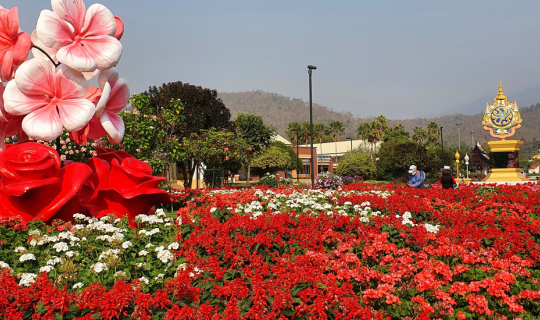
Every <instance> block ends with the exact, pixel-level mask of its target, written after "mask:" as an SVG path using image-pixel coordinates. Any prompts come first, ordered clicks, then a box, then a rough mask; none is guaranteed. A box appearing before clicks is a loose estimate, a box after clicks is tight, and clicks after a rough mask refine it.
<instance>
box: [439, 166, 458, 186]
mask: <svg viewBox="0 0 540 320" xmlns="http://www.w3.org/2000/svg"><path fill="white" fill-rule="evenodd" d="M441 184H442V187H443V189H455V188H456V187H457V184H456V180H455V179H454V176H453V175H452V170H451V169H450V167H449V166H444V167H443V170H442V175H441Z"/></svg>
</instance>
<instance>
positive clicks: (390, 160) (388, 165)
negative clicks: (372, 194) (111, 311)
mask: <svg viewBox="0 0 540 320" xmlns="http://www.w3.org/2000/svg"><path fill="white" fill-rule="evenodd" d="M377 157H378V158H379V161H378V162H377V177H378V178H379V179H380V180H386V181H393V180H395V179H398V178H400V177H407V178H408V177H409V173H408V170H409V166H410V165H412V164H414V165H416V166H417V167H418V169H420V170H423V171H426V168H428V167H429V166H428V165H429V163H430V161H429V157H428V150H427V149H426V147H424V146H423V145H419V144H418V143H415V142H412V141H409V142H401V141H396V140H390V141H388V142H386V143H383V144H382V145H381V148H380V149H379V152H378V154H377ZM429 169H430V168H429ZM427 171H429V170H427Z"/></svg>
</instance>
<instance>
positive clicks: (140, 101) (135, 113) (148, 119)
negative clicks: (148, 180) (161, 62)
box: [120, 94, 186, 188]
mask: <svg viewBox="0 0 540 320" xmlns="http://www.w3.org/2000/svg"><path fill="white" fill-rule="evenodd" d="M149 101H150V99H149V97H148V96H147V95H146V94H134V95H133V96H131V99H130V103H131V105H132V106H133V107H134V109H133V110H131V111H125V112H122V113H120V116H121V117H122V120H123V121H124V124H125V133H124V140H123V141H122V143H121V144H120V146H121V147H122V148H123V149H124V150H125V151H126V152H127V153H129V154H131V155H133V156H135V157H136V158H137V159H139V160H142V161H146V162H147V163H148V164H149V165H150V166H151V167H152V171H153V172H154V174H160V173H161V172H162V171H163V170H165V173H166V177H167V179H168V182H169V188H170V187H171V181H170V180H171V179H170V178H171V176H172V175H171V174H170V168H171V164H173V163H175V162H177V161H179V160H180V159H182V158H184V157H185V155H186V153H185V148H184V147H183V146H182V144H181V143H180V141H179V139H178V137H177V136H176V130H177V128H178V126H179V125H180V124H181V123H182V121H183V120H184V116H183V114H182V110H183V108H184V106H183V104H182V102H181V101H180V100H176V99H172V100H170V101H169V102H168V103H167V104H166V105H165V106H163V108H161V109H160V110H159V112H158V113H157V114H156V112H155V111H156V109H155V108H153V107H152V106H151V105H150V103H149Z"/></svg>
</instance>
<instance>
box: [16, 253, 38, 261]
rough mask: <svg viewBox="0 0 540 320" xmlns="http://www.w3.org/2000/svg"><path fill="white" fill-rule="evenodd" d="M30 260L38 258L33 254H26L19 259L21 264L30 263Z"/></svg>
mask: <svg viewBox="0 0 540 320" xmlns="http://www.w3.org/2000/svg"><path fill="white" fill-rule="evenodd" d="M29 260H36V257H35V256H34V254H33V253H26V254H23V255H22V256H21V257H20V258H19V261H20V262H25V261H29Z"/></svg>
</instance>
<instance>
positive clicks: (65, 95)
mask: <svg viewBox="0 0 540 320" xmlns="http://www.w3.org/2000/svg"><path fill="white" fill-rule="evenodd" d="M54 85H55V89H56V92H55V96H56V97H57V98H59V99H62V100H66V99H77V98H82V97H83V96H84V95H85V94H86V93H87V92H88V81H86V79H85V78H84V76H83V75H82V73H80V72H78V71H76V70H74V69H71V68H70V67H68V66H66V65H64V64H61V65H59V66H58V67H57V68H56V70H55V72H54Z"/></svg>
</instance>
